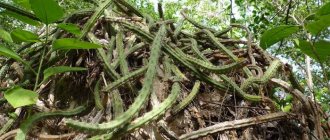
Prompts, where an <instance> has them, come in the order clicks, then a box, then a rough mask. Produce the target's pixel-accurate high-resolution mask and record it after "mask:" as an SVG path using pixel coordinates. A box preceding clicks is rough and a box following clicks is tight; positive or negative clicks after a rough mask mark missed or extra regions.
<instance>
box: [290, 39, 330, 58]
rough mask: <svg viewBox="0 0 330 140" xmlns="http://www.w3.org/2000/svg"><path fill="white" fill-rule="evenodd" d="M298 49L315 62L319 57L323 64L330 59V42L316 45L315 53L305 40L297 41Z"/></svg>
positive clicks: (321, 42)
mask: <svg viewBox="0 0 330 140" xmlns="http://www.w3.org/2000/svg"><path fill="white" fill-rule="evenodd" d="M295 44H296V47H298V48H299V49H300V50H301V51H302V52H303V53H304V54H306V55H308V56H310V57H311V58H313V59H314V60H318V59H317V57H316V55H315V53H316V54H317V56H318V57H319V58H320V61H321V62H324V61H327V60H328V59H329V57H330V42H327V41H324V40H321V41H319V42H315V43H314V48H315V53H314V52H313V48H312V46H311V43H310V42H308V41H305V40H295Z"/></svg>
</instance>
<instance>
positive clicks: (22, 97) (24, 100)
mask: <svg viewBox="0 0 330 140" xmlns="http://www.w3.org/2000/svg"><path fill="white" fill-rule="evenodd" d="M4 97H5V98H6V100H7V101H8V103H9V104H10V105H12V106H13V107H14V108H18V107H21V106H26V105H32V104H35V103H36V102H37V100H38V94H37V93H36V92H34V91H31V90H27V89H23V88H21V87H19V86H15V87H13V88H11V89H9V90H7V91H5V93H4Z"/></svg>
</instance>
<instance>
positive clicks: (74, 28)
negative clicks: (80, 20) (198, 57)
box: [57, 23, 81, 36]
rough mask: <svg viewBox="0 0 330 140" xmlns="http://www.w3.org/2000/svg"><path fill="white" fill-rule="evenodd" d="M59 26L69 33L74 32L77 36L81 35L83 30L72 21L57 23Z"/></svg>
mask: <svg viewBox="0 0 330 140" xmlns="http://www.w3.org/2000/svg"><path fill="white" fill-rule="evenodd" d="M57 27H58V28H61V29H63V30H65V31H67V32H69V33H72V34H74V35H76V36H78V35H80V33H81V31H80V28H79V27H78V26H77V25H75V24H72V23H60V24H58V25H57Z"/></svg>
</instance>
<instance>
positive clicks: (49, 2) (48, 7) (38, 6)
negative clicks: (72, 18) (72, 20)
mask: <svg viewBox="0 0 330 140" xmlns="http://www.w3.org/2000/svg"><path fill="white" fill-rule="evenodd" d="M30 5H31V9H32V11H33V12H34V14H35V15H36V16H37V17H38V18H39V19H40V20H41V21H42V22H43V23H45V24H50V23H53V22H55V21H56V20H59V19H60V18H62V16H63V14H64V12H63V10H62V8H61V7H60V6H59V5H58V4H57V2H55V1H54V0H30Z"/></svg>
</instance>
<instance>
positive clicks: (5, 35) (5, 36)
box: [0, 29, 13, 43]
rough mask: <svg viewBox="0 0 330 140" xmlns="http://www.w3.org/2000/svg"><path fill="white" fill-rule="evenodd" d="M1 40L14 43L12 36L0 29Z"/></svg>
mask: <svg viewBox="0 0 330 140" xmlns="http://www.w3.org/2000/svg"><path fill="white" fill-rule="evenodd" d="M0 39H2V40H3V41H6V42H9V43H13V40H12V39H11V36H10V34H9V33H8V32H7V31H5V30H3V29H0Z"/></svg>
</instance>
